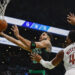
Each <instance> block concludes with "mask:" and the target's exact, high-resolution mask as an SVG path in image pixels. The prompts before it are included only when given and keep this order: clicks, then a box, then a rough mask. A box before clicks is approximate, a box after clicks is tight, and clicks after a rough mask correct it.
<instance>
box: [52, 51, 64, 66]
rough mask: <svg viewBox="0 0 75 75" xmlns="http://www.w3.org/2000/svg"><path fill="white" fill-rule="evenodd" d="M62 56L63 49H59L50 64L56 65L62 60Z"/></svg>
mask: <svg viewBox="0 0 75 75" xmlns="http://www.w3.org/2000/svg"><path fill="white" fill-rule="evenodd" d="M63 57H64V52H63V50H62V51H60V52H59V53H58V54H57V55H56V57H55V58H54V59H53V60H52V64H53V65H55V66H57V65H58V64H59V63H60V62H61V61H62V60H63Z"/></svg>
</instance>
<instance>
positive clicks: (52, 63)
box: [31, 51, 64, 69]
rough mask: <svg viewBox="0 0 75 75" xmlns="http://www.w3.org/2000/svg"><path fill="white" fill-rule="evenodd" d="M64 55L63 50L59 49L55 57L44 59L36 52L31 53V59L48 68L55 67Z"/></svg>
mask: <svg viewBox="0 0 75 75" xmlns="http://www.w3.org/2000/svg"><path fill="white" fill-rule="evenodd" d="M63 57H64V52H63V51H60V52H59V53H58V54H57V55H56V57H55V58H54V59H53V60H51V61H45V60H44V59H43V58H42V57H41V56H40V55H38V54H32V55H31V59H32V60H35V61H37V62H39V63H40V64H41V65H42V66H43V67H45V68H48V69H53V68H55V67H56V66H57V65H58V64H59V63H60V62H61V61H62V60H63Z"/></svg>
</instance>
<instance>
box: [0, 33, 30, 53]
mask: <svg viewBox="0 0 75 75" xmlns="http://www.w3.org/2000/svg"><path fill="white" fill-rule="evenodd" d="M0 35H1V36H3V37H5V38H6V39H7V40H9V41H11V42H13V43H14V44H16V45H18V46H19V47H21V48H23V49H24V50H27V51H30V52H31V50H30V49H29V48H28V47H27V46H26V45H24V44H23V43H22V42H21V41H19V40H16V39H15V38H13V37H11V36H8V35H7V34H5V33H3V32H0Z"/></svg>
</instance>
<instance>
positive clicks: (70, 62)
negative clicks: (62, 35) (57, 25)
mask: <svg viewBox="0 0 75 75" xmlns="http://www.w3.org/2000/svg"><path fill="white" fill-rule="evenodd" d="M66 42H67V47H66V48H65V49H64V50H61V51H60V52H58V53H57V55H56V57H55V58H54V59H52V60H51V61H45V60H44V59H43V58H42V57H41V56H40V55H38V54H32V55H31V59H32V60H35V61H37V62H39V63H40V64H41V65H42V66H43V67H45V68H48V69H53V68H55V67H56V66H57V65H58V64H59V63H60V62H61V61H62V60H63V61H64V67H65V69H66V72H65V75H75V30H72V31H70V32H69V34H68V36H67V39H66Z"/></svg>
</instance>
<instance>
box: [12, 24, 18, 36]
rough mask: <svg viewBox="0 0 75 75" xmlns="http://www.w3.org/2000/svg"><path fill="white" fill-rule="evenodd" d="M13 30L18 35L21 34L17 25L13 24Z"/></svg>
mask: <svg viewBox="0 0 75 75" xmlns="http://www.w3.org/2000/svg"><path fill="white" fill-rule="evenodd" d="M11 30H12V31H13V32H14V35H15V36H16V37H18V36H19V30H18V27H17V26H16V25H15V26H12V28H11Z"/></svg>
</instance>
